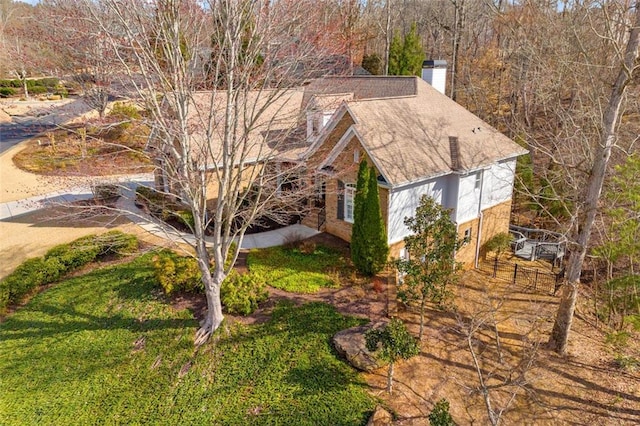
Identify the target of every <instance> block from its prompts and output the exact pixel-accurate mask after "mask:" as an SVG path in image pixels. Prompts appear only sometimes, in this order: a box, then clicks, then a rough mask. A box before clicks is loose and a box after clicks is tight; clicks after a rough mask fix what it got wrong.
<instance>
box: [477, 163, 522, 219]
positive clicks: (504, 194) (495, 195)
mask: <svg viewBox="0 0 640 426" xmlns="http://www.w3.org/2000/svg"><path fill="white" fill-rule="evenodd" d="M515 170H516V160H507V161H503V162H500V163H497V164H494V165H493V166H491V168H490V169H488V170H485V171H484V181H483V185H482V210H484V209H487V208H489V207H493V206H495V205H498V204H500V203H504V202H505V201H508V200H510V199H511V196H512V194H513V180H514V176H515Z"/></svg>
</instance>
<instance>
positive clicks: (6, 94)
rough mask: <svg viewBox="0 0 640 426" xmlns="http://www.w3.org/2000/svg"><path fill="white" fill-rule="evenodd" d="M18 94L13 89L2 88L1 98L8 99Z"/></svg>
mask: <svg viewBox="0 0 640 426" xmlns="http://www.w3.org/2000/svg"><path fill="white" fill-rule="evenodd" d="M15 94H16V91H15V90H14V89H12V88H11V87H0V98H8V97H9V96H13V95H15Z"/></svg>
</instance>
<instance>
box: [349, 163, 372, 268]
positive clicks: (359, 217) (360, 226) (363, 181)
mask: <svg viewBox="0 0 640 426" xmlns="http://www.w3.org/2000/svg"><path fill="white" fill-rule="evenodd" d="M368 188H369V166H368V165H367V162H366V160H362V161H361V162H360V167H359V168H358V181H357V183H356V195H355V198H354V200H353V227H352V228H351V260H352V261H353V264H354V265H355V267H356V269H358V270H359V271H360V272H363V271H364V270H366V263H367V260H366V258H367V253H366V250H367V243H368V242H367V235H366V233H365V229H364V226H365V223H366V218H365V207H366V206H365V203H366V200H367V189H368Z"/></svg>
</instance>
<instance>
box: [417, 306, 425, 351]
mask: <svg viewBox="0 0 640 426" xmlns="http://www.w3.org/2000/svg"><path fill="white" fill-rule="evenodd" d="M424 302H425V300H424V298H423V299H422V301H421V302H420V332H419V333H418V340H419V341H422V335H423V334H424V333H423V332H424Z"/></svg>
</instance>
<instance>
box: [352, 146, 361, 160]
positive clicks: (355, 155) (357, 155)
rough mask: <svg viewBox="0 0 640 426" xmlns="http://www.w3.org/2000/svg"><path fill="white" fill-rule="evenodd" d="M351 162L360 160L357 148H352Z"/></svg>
mask: <svg viewBox="0 0 640 426" xmlns="http://www.w3.org/2000/svg"><path fill="white" fill-rule="evenodd" d="M353 162H354V163H359V162H360V150H359V149H357V148H356V149H354V150H353Z"/></svg>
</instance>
